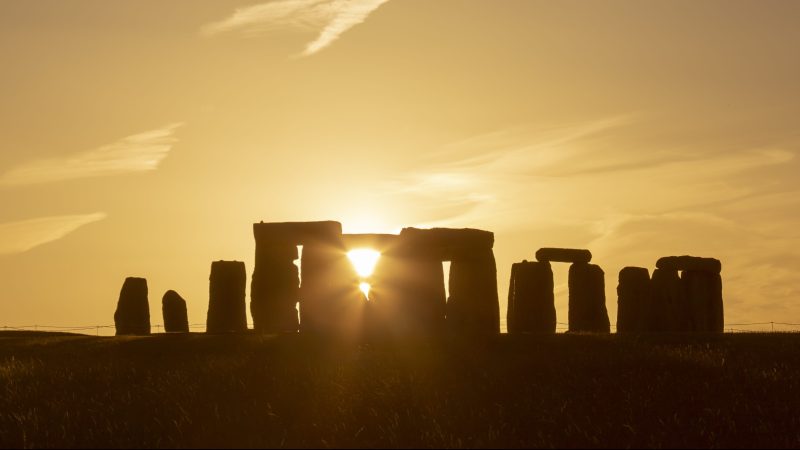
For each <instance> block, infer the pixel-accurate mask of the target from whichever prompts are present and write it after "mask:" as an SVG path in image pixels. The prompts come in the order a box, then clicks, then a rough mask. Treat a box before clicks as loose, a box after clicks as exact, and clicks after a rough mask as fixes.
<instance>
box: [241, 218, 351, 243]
mask: <svg viewBox="0 0 800 450" xmlns="http://www.w3.org/2000/svg"><path fill="white" fill-rule="evenodd" d="M253 235H254V236H255V238H256V241H261V242H264V243H274V244H278V245H286V244H291V245H305V244H309V243H313V242H320V241H321V242H335V241H338V240H340V239H341V236H342V224H341V223H339V222H334V221H322V222H271V223H264V222H261V223H256V224H253Z"/></svg>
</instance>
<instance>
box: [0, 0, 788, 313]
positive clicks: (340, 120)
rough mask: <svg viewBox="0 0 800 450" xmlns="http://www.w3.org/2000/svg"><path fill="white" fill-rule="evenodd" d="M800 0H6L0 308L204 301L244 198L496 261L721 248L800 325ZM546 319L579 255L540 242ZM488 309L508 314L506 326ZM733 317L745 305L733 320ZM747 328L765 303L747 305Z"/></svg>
mask: <svg viewBox="0 0 800 450" xmlns="http://www.w3.org/2000/svg"><path fill="white" fill-rule="evenodd" d="M798 23H800V2H794V1H788V0H787V1H769V0H767V1H739V0H725V1H696V0H691V1H682V0H669V1H660V0H653V1H648V2H641V1H638V0H631V1H612V0H609V1H596V2H586V1H571V0H561V1H557V2H556V1H536V0H503V1H497V0H435V1H431V0H272V1H263V0H261V1H259V0H250V1H248V0H130V1H123V0H120V1H115V2H108V1H105V0H71V1H69V2H65V1H57V0H2V1H0V68H2V70H0V99H1V100H2V101H0V289H1V292H2V296H0V326H22V325H33V324H38V325H50V326H82V325H108V324H113V319H112V317H113V313H114V309H115V307H116V301H117V298H118V295H119V290H120V288H121V286H122V282H123V281H124V279H125V277H128V276H140V277H145V278H147V279H148V283H149V288H150V308H151V317H152V322H153V323H154V324H158V323H161V305H160V303H161V301H160V300H161V296H162V295H163V293H164V292H165V291H166V290H169V289H174V290H176V291H178V292H179V293H180V294H181V295H182V296H183V297H184V298H186V299H187V301H188V310H189V320H190V323H204V322H205V318H206V311H207V305H208V275H209V270H210V265H211V262H212V261H215V260H221V259H227V260H241V261H245V264H246V266H247V269H248V273H252V267H253V259H254V250H255V244H254V240H253V236H252V228H251V227H252V223H254V222H259V221H265V222H270V221H294V220H329V219H330V220H338V221H341V222H342V223H343V225H344V229H345V231H346V232H396V231H397V230H399V229H400V228H401V227H404V226H423V227H432V226H444V227H456V228H462V227H472V228H482V229H487V230H491V231H493V232H495V255H496V257H497V262H498V284H499V286H500V292H499V294H500V299H501V301H500V303H501V316H502V317H503V318H505V314H506V312H505V311H506V296H507V289H508V279H509V275H510V268H511V264H512V263H514V262H519V261H522V260H523V259H528V260H533V259H534V256H533V255H534V253H535V252H536V250H537V249H538V248H540V247H576V248H588V249H590V250H591V251H592V253H593V255H594V259H593V262H595V263H596V264H599V265H600V266H601V267H602V268H603V270H604V271H605V283H606V297H607V300H606V301H607V306H608V310H609V315H610V316H611V322H612V323H614V322H615V318H616V309H617V308H616V285H617V274H618V272H619V270H620V269H621V268H622V267H625V266H641V267H647V268H649V269H650V270H651V271H652V269H653V268H654V267H655V262H656V260H657V259H658V258H659V257H661V256H666V255H682V254H690V255H697V256H708V257H715V258H718V259H720V260H721V261H722V267H723V272H722V277H723V295H724V300H725V315H726V322H727V323H729V324H735V323H743V322H748V323H752V322H773V321H774V322H796V323H800V302H799V301H798V294H800V282H799V281H798V277H797V273H798V272H800V196H799V195H798V194H800V177H798V175H797V174H798V173H800V170H799V169H800V163H798V157H797V156H798V152H800V127H799V126H798V125H800V122H799V121H798V120H799V119H798V118H800V27H798V26H797V24H798ZM554 270H555V283H556V306H557V314H558V320H559V322H566V317H567V290H566V282H567V272H566V271H567V266H566V265H559V266H556V267H555V269H554ZM503 325H504V324H503ZM739 328H741V327H739ZM747 329H754V328H752V327H751V328H747Z"/></svg>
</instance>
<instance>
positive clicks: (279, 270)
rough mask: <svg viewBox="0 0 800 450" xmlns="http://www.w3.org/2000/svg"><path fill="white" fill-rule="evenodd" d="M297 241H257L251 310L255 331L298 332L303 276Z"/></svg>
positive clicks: (251, 291)
mask: <svg viewBox="0 0 800 450" xmlns="http://www.w3.org/2000/svg"><path fill="white" fill-rule="evenodd" d="M297 256H298V255H297V246H296V245H294V244H291V243H290V244H279V243H269V242H264V241H256V264H255V269H254V271H253V281H252V284H251V289H250V313H251V314H252V315H253V325H254V328H255V330H256V331H259V332H262V333H296V332H297V330H298V328H299V321H298V317H297V303H298V302H299V301H300V276H299V273H298V268H297V266H296V265H295V264H294V260H296V259H297Z"/></svg>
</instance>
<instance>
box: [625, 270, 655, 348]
mask: <svg viewBox="0 0 800 450" xmlns="http://www.w3.org/2000/svg"><path fill="white" fill-rule="evenodd" d="M649 311H650V272H649V271H648V270H647V269H646V268H644V267H625V268H623V269H622V270H620V272H619V284H618V285H617V333H642V332H645V331H647V328H648V327H647V323H648V322H647V321H648V320H649V319H648V314H649Z"/></svg>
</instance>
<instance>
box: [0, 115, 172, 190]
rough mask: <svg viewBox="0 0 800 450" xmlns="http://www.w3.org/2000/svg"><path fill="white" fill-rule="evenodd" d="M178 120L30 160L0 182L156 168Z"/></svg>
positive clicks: (38, 181) (19, 182) (49, 180)
mask: <svg viewBox="0 0 800 450" xmlns="http://www.w3.org/2000/svg"><path fill="white" fill-rule="evenodd" d="M181 125H182V124H181V123H176V124H171V125H167V126H165V127H162V128H158V129H155V130H151V131H146V132H143V133H139V134H134V135H132V136H128V137H125V138H122V139H120V140H119V141H117V142H114V143H113V144H109V145H105V146H102V147H100V148H97V149H94V150H89V151H85V152H82V153H78V154H75V155H71V156H67V157H63V158H49V159H40V160H36V161H31V162H29V163H26V164H23V165H21V166H18V167H15V168H13V169H11V170H9V171H8V172H6V173H4V174H3V175H1V176H0V186H23V185H31V184H41V183H52V182H56V181H66V180H74V179H79V178H90V177H102V176H110V175H118V174H124V173H131V172H146V171H150V170H155V169H157V168H158V166H159V164H160V163H161V161H162V160H163V159H164V158H166V156H167V154H168V153H169V152H170V150H171V149H172V146H173V145H174V144H175V142H177V139H176V138H175V136H174V133H175V130H176V129H177V128H178V127H180V126H181Z"/></svg>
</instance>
